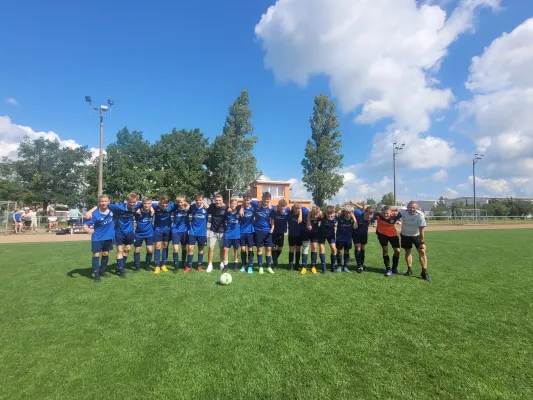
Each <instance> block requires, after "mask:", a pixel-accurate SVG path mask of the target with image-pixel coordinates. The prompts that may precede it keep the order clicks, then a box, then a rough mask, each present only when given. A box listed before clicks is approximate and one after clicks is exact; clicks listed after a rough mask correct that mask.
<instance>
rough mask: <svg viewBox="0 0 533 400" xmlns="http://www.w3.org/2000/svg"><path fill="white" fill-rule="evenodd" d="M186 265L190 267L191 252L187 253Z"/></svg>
mask: <svg viewBox="0 0 533 400" xmlns="http://www.w3.org/2000/svg"><path fill="white" fill-rule="evenodd" d="M187 267H189V268H192V254H187Z"/></svg>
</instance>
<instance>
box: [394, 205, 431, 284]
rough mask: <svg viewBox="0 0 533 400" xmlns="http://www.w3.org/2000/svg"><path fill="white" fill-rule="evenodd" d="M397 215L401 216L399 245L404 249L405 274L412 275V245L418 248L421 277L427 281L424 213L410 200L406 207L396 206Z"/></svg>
mask: <svg viewBox="0 0 533 400" xmlns="http://www.w3.org/2000/svg"><path fill="white" fill-rule="evenodd" d="M398 216H399V217H401V218H402V229H401V232H400V239H401V247H402V249H404V250H405V261H406V262H407V272H406V273H405V275H407V276H411V275H413V256H412V254H411V250H412V248H413V245H414V246H415V248H416V249H417V250H418V259H419V261H420V266H421V267H422V275H421V276H422V279H424V280H426V281H429V280H430V279H429V274H428V272H427V269H428V259H427V255H426V244H425V243H424V228H425V227H426V219H425V218H424V214H423V213H422V212H421V211H419V210H418V204H417V202H416V201H410V202H409V204H407V208H398Z"/></svg>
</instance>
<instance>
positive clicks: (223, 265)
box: [220, 262, 226, 271]
mask: <svg viewBox="0 0 533 400" xmlns="http://www.w3.org/2000/svg"><path fill="white" fill-rule="evenodd" d="M225 267H226V266H225V264H224V263H223V262H221V263H220V270H221V271H223V270H224V268H225Z"/></svg>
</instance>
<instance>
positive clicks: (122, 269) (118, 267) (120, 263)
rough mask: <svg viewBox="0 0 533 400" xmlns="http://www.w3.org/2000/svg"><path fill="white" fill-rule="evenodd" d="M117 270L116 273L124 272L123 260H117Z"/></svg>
mask: <svg viewBox="0 0 533 400" xmlns="http://www.w3.org/2000/svg"><path fill="white" fill-rule="evenodd" d="M117 269H118V272H122V271H124V259H123V258H119V259H118V260H117Z"/></svg>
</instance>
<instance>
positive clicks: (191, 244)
mask: <svg viewBox="0 0 533 400" xmlns="http://www.w3.org/2000/svg"><path fill="white" fill-rule="evenodd" d="M187 243H188V246H187V267H186V268H185V269H184V270H183V272H185V273H187V272H190V271H192V259H193V255H194V246H195V245H196V236H195V235H189V238H188V241H187Z"/></svg>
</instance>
